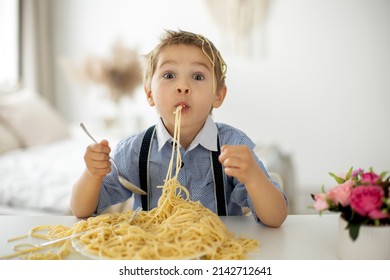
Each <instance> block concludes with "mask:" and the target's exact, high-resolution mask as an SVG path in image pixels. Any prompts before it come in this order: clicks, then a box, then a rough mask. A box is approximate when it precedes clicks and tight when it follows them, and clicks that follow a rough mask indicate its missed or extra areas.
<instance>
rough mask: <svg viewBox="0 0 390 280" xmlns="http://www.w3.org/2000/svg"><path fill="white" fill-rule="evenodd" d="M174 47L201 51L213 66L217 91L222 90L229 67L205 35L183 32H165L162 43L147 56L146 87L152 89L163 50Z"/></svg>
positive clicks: (161, 39)
mask: <svg viewBox="0 0 390 280" xmlns="http://www.w3.org/2000/svg"><path fill="white" fill-rule="evenodd" d="M172 45H189V46H195V47H198V48H199V49H201V50H202V51H203V53H204V54H205V56H206V57H207V58H208V59H209V60H210V62H211V65H212V66H213V75H214V77H215V80H216V82H217V85H216V86H217V87H216V89H220V88H222V87H223V86H225V75H226V70H227V66H226V63H225V61H224V60H223V59H222V56H221V54H220V53H219V51H218V50H217V48H216V47H215V46H214V44H213V43H212V42H211V41H210V40H208V39H207V38H206V37H204V36H203V35H200V34H195V33H192V32H188V31H182V30H179V31H172V30H165V33H164V34H163V35H162V37H161V38H160V43H159V44H158V45H157V46H156V47H155V48H154V49H153V50H152V51H151V52H149V53H148V54H147V55H146V65H145V66H146V67H145V73H144V84H145V85H147V86H148V87H150V83H151V79H152V76H153V74H154V72H155V70H156V64H157V60H158V57H159V55H160V53H161V50H162V49H163V48H165V47H167V46H172Z"/></svg>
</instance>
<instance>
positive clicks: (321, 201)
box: [313, 193, 329, 211]
mask: <svg viewBox="0 0 390 280" xmlns="http://www.w3.org/2000/svg"><path fill="white" fill-rule="evenodd" d="M313 207H314V209H316V210H317V211H324V210H327V209H328V208H329V205H328V203H327V202H326V194H325V193H319V194H316V195H315V196H314V204H313Z"/></svg>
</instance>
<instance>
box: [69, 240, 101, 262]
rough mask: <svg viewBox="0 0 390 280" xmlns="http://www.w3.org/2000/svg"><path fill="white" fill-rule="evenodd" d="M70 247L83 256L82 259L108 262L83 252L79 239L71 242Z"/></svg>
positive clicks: (82, 245)
mask: <svg viewBox="0 0 390 280" xmlns="http://www.w3.org/2000/svg"><path fill="white" fill-rule="evenodd" d="M72 246H73V248H74V249H75V250H76V252H77V253H79V254H81V255H83V256H84V257H87V258H90V259H92V260H108V258H104V257H99V256H95V255H93V254H90V253H88V252H87V251H86V250H85V245H84V244H83V243H82V242H81V241H80V240H79V239H73V240H72Z"/></svg>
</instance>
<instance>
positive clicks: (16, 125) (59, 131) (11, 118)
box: [0, 92, 70, 147]
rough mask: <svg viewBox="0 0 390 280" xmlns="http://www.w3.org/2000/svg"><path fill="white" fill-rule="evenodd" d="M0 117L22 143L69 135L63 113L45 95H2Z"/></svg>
mask: <svg viewBox="0 0 390 280" xmlns="http://www.w3.org/2000/svg"><path fill="white" fill-rule="evenodd" d="M0 121H1V122H2V123H4V124H6V126H7V127H8V128H9V130H10V131H12V132H13V134H14V135H15V136H17V138H18V139H20V142H21V145H22V146H23V147H32V146H38V145H45V144H48V143H52V142H55V141H58V140H62V139H65V138H67V137H69V136H70V133H69V128H68V125H67V124H66V122H65V121H64V120H63V119H62V118H61V116H60V115H59V114H58V113H57V112H56V111H55V110H54V108H53V107H52V106H51V105H50V104H49V103H48V102H47V101H46V100H45V99H43V98H42V97H40V96H39V95H37V94H34V93H31V92H18V93H13V94H12V95H11V96H9V97H7V98H0Z"/></svg>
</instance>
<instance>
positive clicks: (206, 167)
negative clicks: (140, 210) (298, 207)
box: [96, 117, 287, 221]
mask: <svg viewBox="0 0 390 280" xmlns="http://www.w3.org/2000/svg"><path fill="white" fill-rule="evenodd" d="M144 134H145V131H143V132H140V133H138V134H135V135H132V136H129V137H127V138H125V139H123V140H121V141H120V142H119V143H118V145H117V146H116V147H115V149H114V151H113V155H112V157H113V158H114V160H115V162H116V164H117V165H118V168H119V170H120V172H121V174H122V175H123V176H124V177H125V178H127V179H128V180H129V181H130V182H132V183H133V184H135V185H136V186H140V178H139V169H138V160H139V154H140V149H141V144H142V139H143V136H144ZM217 135H218V136H219V139H220V143H221V146H222V145H225V144H227V145H247V146H248V147H249V148H250V149H251V150H252V151H253V148H254V147H255V144H254V143H253V142H252V140H250V138H249V137H248V136H247V135H245V133H243V132H242V131H240V130H238V129H236V128H233V127H231V126H229V125H226V124H222V123H215V122H214V121H213V119H212V118H211V117H208V119H207V121H206V123H205V125H204V126H203V128H202V129H201V131H200V132H199V133H198V135H197V136H196V137H195V139H194V140H193V142H192V143H191V144H190V146H189V147H188V148H187V149H186V150H185V149H184V148H183V147H181V148H180V153H181V158H182V161H183V165H182V167H181V169H180V172H179V176H178V180H179V182H180V184H181V185H183V186H184V187H186V188H187V190H188V191H189V195H190V199H191V200H193V201H198V200H199V201H200V202H201V203H202V204H203V205H204V206H205V207H207V208H209V209H210V210H212V211H213V212H215V213H216V200H215V194H214V180H213V179H214V178H213V171H212V168H213V167H212V166H213V165H212V160H211V156H210V154H211V153H210V151H217ZM171 143H172V137H171V135H170V134H169V133H168V131H167V130H166V128H165V126H164V125H163V123H162V121H161V120H160V121H159V122H158V123H157V125H156V133H155V134H154V137H153V139H152V143H151V145H152V147H151V150H150V159H149V168H150V178H149V180H150V189H149V192H151V193H150V209H152V208H154V207H156V206H157V202H158V199H159V198H160V196H161V192H162V189H161V188H157V186H163V185H164V180H165V178H166V174H167V171H168V164H169V161H170V158H171V154H172V144H171ZM253 156H254V158H255V160H256V162H257V164H258V165H259V166H260V168H261V169H262V170H263V172H264V173H265V174H266V175H267V176H268V177H269V175H268V172H267V170H266V169H265V166H264V165H263V163H262V162H261V161H260V160H259V158H258V157H257V156H256V154H254V153H253ZM174 172H175V171H174V170H173V174H175V173H174ZM270 180H271V181H272V179H270ZM224 182H225V192H226V195H225V197H226V204H227V214H228V215H242V207H249V208H250V209H251V211H252V213H255V211H254V207H253V203H252V201H251V198H250V197H249V195H248V192H247V190H246V188H245V186H244V185H243V184H242V183H240V182H239V181H238V180H237V179H236V178H234V177H230V176H227V175H226V174H225V173H224ZM272 183H273V184H274V186H275V187H276V188H278V189H279V190H280V191H282V192H283V190H281V188H280V186H279V185H278V184H277V183H276V182H274V181H272ZM283 194H284V193H283ZM132 195H133V193H132V192H131V191H129V190H127V189H125V188H124V187H123V186H121V184H120V183H119V181H118V178H117V174H116V172H115V170H114V169H112V171H111V173H110V174H108V175H107V176H106V177H105V178H104V180H103V183H102V187H101V190H100V194H99V202H98V206H97V210H96V213H97V214H100V213H101V212H103V211H104V210H105V209H106V208H108V207H109V206H111V205H114V204H117V203H120V202H124V201H126V200H127V199H128V198H130V197H131V196H132ZM284 196H285V195H284ZM285 198H286V196H285ZM286 201H287V200H286ZM141 205H142V203H141V196H140V195H138V194H134V205H133V208H134V209H135V208H137V207H138V206H141ZM254 217H255V218H256V220H257V221H259V220H258V219H257V217H256V216H255V214H254Z"/></svg>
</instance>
